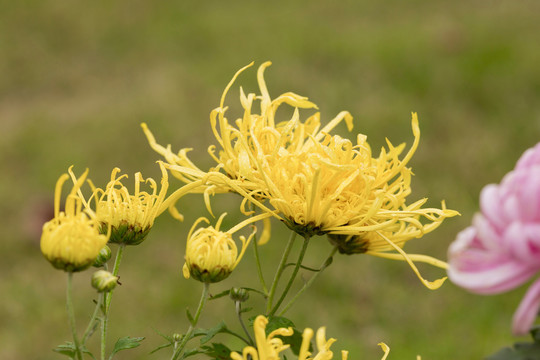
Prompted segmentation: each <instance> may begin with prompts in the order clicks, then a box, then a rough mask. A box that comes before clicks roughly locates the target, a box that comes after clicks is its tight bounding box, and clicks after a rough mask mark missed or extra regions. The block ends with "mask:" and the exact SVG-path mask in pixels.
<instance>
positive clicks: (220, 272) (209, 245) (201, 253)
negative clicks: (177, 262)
mask: <svg viewBox="0 0 540 360" xmlns="http://www.w3.org/2000/svg"><path fill="white" fill-rule="evenodd" d="M237 255H238V251H237V248H236V244H235V242H234V240H233V239H232V236H231V234H229V233H226V232H222V231H217V230H215V229H214V228H213V227H211V226H210V227H208V228H201V229H198V230H197V231H196V232H195V233H194V234H193V236H192V237H191V238H190V239H189V240H188V243H187V248H186V256H185V260H186V263H185V264H184V267H183V274H184V277H185V278H189V277H190V276H191V277H193V278H194V279H195V280H198V281H200V282H204V283H215V282H220V281H221V280H224V279H226V278H227V277H228V276H229V275H230V274H231V272H232V271H233V269H234V267H235V266H236V258H237Z"/></svg>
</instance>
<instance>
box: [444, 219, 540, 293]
mask: <svg viewBox="0 0 540 360" xmlns="http://www.w3.org/2000/svg"><path fill="white" fill-rule="evenodd" d="M478 235H479V234H478V231H477V229H476V228H475V227H469V228H467V229H465V230H463V231H461V232H460V233H459V234H458V236H457V238H456V241H455V242H454V243H453V244H452V245H451V246H450V248H449V254H448V257H449V261H448V265H449V268H448V277H449V278H450V280H451V281H452V282H453V283H455V284H456V285H459V286H461V287H463V288H465V289H468V290H469V291H472V292H475V293H479V294H494V293H499V292H503V291H507V290H510V289H513V288H515V287H517V286H519V285H521V284H523V283H524V282H525V281H527V280H528V279H529V278H530V277H531V276H532V275H534V273H535V272H536V268H535V267H531V266H530V265H529V264H528V263H524V262H523V261H519V260H516V259H514V258H513V257H512V255H511V254H509V253H508V252H506V251H505V249H504V248H503V247H501V246H499V247H498V248H497V247H493V246H485V245H493V244H489V243H488V244H484V243H483V242H482V239H480V238H479V236H478ZM486 242H487V241H486ZM495 244H496V243H495Z"/></svg>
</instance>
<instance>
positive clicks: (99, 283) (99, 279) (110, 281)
mask: <svg viewBox="0 0 540 360" xmlns="http://www.w3.org/2000/svg"><path fill="white" fill-rule="evenodd" d="M116 284H118V276H114V275H113V274H111V273H110V272H108V271H105V270H98V271H96V272H95V273H94V275H92V287H93V288H94V289H96V290H97V291H98V292H100V293H101V292H109V291H111V290H112V289H114V288H115V287H116Z"/></svg>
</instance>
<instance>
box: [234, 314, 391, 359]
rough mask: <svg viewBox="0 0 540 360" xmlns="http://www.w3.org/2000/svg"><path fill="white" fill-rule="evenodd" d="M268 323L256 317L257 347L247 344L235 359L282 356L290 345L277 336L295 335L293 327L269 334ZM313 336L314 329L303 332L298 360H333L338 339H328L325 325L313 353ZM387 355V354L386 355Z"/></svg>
mask: <svg viewBox="0 0 540 360" xmlns="http://www.w3.org/2000/svg"><path fill="white" fill-rule="evenodd" d="M267 325H268V319H267V318H266V317H264V316H262V315H259V316H257V317H256V318H255V321H254V322H253V333H254V334H255V344H256V347H253V346H247V347H245V348H244V350H243V351H242V355H240V354H239V353H237V352H234V351H233V352H232V353H231V359H233V360H249V359H251V360H279V359H281V358H282V357H281V356H280V353H281V352H283V351H285V350H287V349H288V348H289V347H290V345H285V344H283V340H282V339H280V338H277V337H276V336H291V335H293V333H294V332H293V329H292V328H290V327H289V328H279V329H277V330H274V331H272V332H271V333H270V334H268V336H267V335H266V326H267ZM312 338H313V330H312V329H309V328H307V329H305V330H304V333H303V334H302V344H301V345H300V353H299V354H298V360H331V359H333V356H334V353H333V352H332V351H330V347H331V346H332V344H333V343H334V342H336V339H328V340H326V330H325V328H324V327H321V328H319V330H317V336H316V344H317V353H316V354H315V356H313V357H311V356H312V355H313V354H311V352H310V351H309V347H310V344H311V339H312ZM347 357H348V351H342V352H341V358H342V360H347ZM385 357H386V355H385Z"/></svg>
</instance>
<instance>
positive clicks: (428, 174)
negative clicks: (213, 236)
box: [0, 0, 540, 360]
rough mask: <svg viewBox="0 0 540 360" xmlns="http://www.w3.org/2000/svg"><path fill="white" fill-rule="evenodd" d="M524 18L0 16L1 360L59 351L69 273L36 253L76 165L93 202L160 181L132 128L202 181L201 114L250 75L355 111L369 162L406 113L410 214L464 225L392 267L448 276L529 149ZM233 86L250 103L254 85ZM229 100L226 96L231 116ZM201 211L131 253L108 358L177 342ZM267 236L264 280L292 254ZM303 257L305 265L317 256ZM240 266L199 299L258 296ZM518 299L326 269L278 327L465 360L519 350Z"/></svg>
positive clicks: (329, 10) (188, 7) (539, 73)
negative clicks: (116, 345) (421, 259)
mask: <svg viewBox="0 0 540 360" xmlns="http://www.w3.org/2000/svg"><path fill="white" fill-rule="evenodd" d="M539 13H540V3H539V2H537V1H533V0H524V1H510V0H507V1H502V0H493V1H489V2H488V1H464V0H456V1H440V0H434V1H418V0H410V1H397V0H387V1H384V2H382V1H373V0H371V1H340V2H325V1H310V2H307V1H303V2H291V1H272V2H261V1H200V2H189V1H185V2H180V1H178V2H174V1H167V2H165V1H163V2H158V1H155V2H150V1H104V0H97V1H92V2H84V3H74V2H65V1H33V0H23V1H17V2H15V1H0V135H1V136H0V166H1V170H2V176H1V177H0V198H1V200H2V201H1V202H0V221H1V223H0V224H1V228H2V229H3V236H2V238H3V239H2V241H0V251H1V254H2V261H0V272H1V275H0V294H1V298H2V300H1V303H0V358H2V359H14V360H17V359H38V358H39V359H57V358H62V356H61V355H57V354H55V353H53V352H52V351H51V350H50V349H52V348H53V347H55V346H56V345H58V344H60V343H62V342H64V341H65V340H68V339H69V337H70V335H69V334H70V333H69V329H68V327H67V324H68V323H67V317H66V313H65V305H64V304H65V303H64V297H65V274H63V273H62V272H60V271H56V270H54V269H53V268H52V267H51V266H50V265H49V264H48V263H47V262H46V261H45V260H44V259H43V257H42V255H41V254H40V251H39V236H40V231H41V230H40V229H41V225H42V224H43V222H44V221H46V220H47V219H48V218H49V217H50V216H51V203H52V197H53V189H54V184H55V182H56V180H57V179H58V177H59V175H60V174H61V173H63V172H65V171H66V169H67V168H68V166H70V165H72V164H73V165H75V171H76V173H81V172H82V171H83V170H84V169H85V168H86V167H89V168H90V176H91V178H92V179H93V181H94V182H95V183H96V184H104V182H105V181H107V179H108V177H109V176H110V171H111V170H112V168H113V167H115V166H118V167H120V168H121V169H122V170H123V171H125V172H127V173H130V174H133V173H134V172H136V171H142V172H143V174H144V175H145V176H153V177H157V176H159V170H158V167H157V166H156V165H155V161H156V160H157V159H159V156H158V155H157V154H156V153H154V152H153V151H152V150H151V149H150V147H149V146H148V145H147V143H146V140H145V138H144V136H143V133H142V131H141V129H140V126H139V124H140V123H141V122H147V123H148V125H149V127H150V129H151V130H152V131H153V132H154V134H155V136H156V137H157V139H158V142H159V143H161V144H168V143H171V144H172V146H173V149H175V150H178V149H180V148H183V147H193V148H195V150H194V152H193V156H192V158H193V159H194V160H195V161H196V162H197V163H198V164H201V167H203V168H205V167H208V166H211V165H212V162H211V160H210V159H209V157H208V155H207V154H206V148H207V146H208V145H209V144H212V143H213V141H212V134H211V132H210V128H209V121H208V115H209V113H210V111H211V110H212V109H213V108H214V107H216V106H218V104H219V98H220V96H221V92H222V90H223V88H224V87H225V85H226V84H227V83H228V81H229V80H230V78H231V77H232V75H233V74H234V72H235V71H236V70H237V69H239V68H240V67H242V66H243V65H245V64H247V63H249V62H251V61H252V60H254V61H256V63H257V65H258V64H260V63H262V62H263V61H266V60H271V61H272V62H273V66H272V67H270V68H269V69H268V70H267V72H266V74H267V75H266V79H267V84H268V87H269V91H270V94H271V96H276V95H278V94H280V93H282V92H284V91H294V92H296V93H299V94H302V95H305V96H308V97H309V98H310V99H311V100H312V101H314V102H315V103H317V104H318V106H319V108H320V109H321V113H322V119H323V122H324V121H328V120H329V119H331V118H332V117H333V116H334V115H335V114H337V113H338V112H339V111H341V110H348V111H350V112H351V113H352V114H353V116H354V118H355V129H354V131H355V132H361V133H364V134H366V135H368V140H369V141H370V143H371V145H372V147H373V149H374V150H375V153H377V151H376V150H377V149H379V148H380V147H381V146H382V145H384V138H385V137H388V138H389V139H391V140H392V142H393V143H395V144H397V143H400V142H407V143H408V144H410V143H411V142H412V134H411V130H410V113H411V111H417V112H418V114H419V118H420V126H421V130H422V138H421V142H420V147H419V149H418V151H417V153H416V155H415V156H414V157H413V160H412V162H411V166H412V167H413V170H414V172H415V175H416V176H415V177H414V178H413V194H412V195H411V196H410V200H411V201H413V200H416V199H419V198H422V197H425V196H427V197H429V199H430V202H429V204H430V205H433V206H437V205H438V204H439V202H440V201H441V200H443V199H445V200H446V201H447V204H448V206H449V207H450V208H452V209H456V210H458V211H460V212H461V214H462V216H461V217H460V218H454V219H450V220H448V221H447V222H446V223H445V224H443V226H441V228H440V229H439V230H438V231H435V232H434V233H432V234H429V235H428V236H425V237H424V238H423V239H420V240H415V241H412V242H410V243H409V244H408V245H407V247H406V249H407V250H408V251H410V252H424V253H428V254H431V255H433V256H437V257H439V258H442V259H445V258H446V249H447V247H448V245H449V244H450V243H451V241H452V240H453V239H454V238H455V236H456V234H457V233H458V231H459V230H461V229H463V228H464V227H466V226H467V225H468V224H469V223H470V221H471V216H472V215H473V213H474V212H475V211H476V210H477V209H478V194H479V191H480V190H481V188H482V187H483V186H484V185H485V184H487V183H491V182H499V181H500V179H501V178H502V176H503V175H504V174H505V173H506V172H507V171H509V170H510V169H511V168H512V167H513V165H514V163H515V161H516V160H517V158H518V157H519V155H520V154H521V153H522V152H523V151H524V150H525V149H526V148H528V147H530V146H532V145H534V144H535V143H536V142H538V140H539V138H540V106H539V102H538V99H539V98H540V66H538V64H539V63H540V43H539V37H538V34H540V23H539V22H538V14H539ZM238 84H242V85H244V87H245V89H246V90H248V91H252V92H253V91H256V90H257V89H256V87H255V85H256V83H255V70H249V71H247V72H246V73H244V74H243V75H242V77H241V78H240V80H239V82H238ZM237 94H238V87H237V86H235V87H233V90H232V92H231V93H230V96H229V98H228V99H229V103H231V104H233V103H236V102H237V101H238V100H237V99H238V98H237ZM229 116H230V117H232V114H229ZM343 130H344V129H343V127H342V128H340V131H343ZM352 136H354V135H352ZM132 178H133V177H131V178H130V179H132ZM177 185H178V182H174V181H173V182H172V186H177ZM236 201H237V199H236V198H228V199H227V200H226V202H216V205H215V206H216V211H222V210H227V211H229V212H232V213H235V211H234V208H235V207H233V208H231V206H230V204H231V202H232V203H233V204H236ZM200 203H201V201H200V199H199V198H198V197H197V196H192V197H188V198H186V199H185V200H184V201H182V203H181V207H182V211H183V212H184V213H185V215H186V221H185V222H184V223H183V224H181V223H178V222H175V221H173V220H172V219H171V218H170V217H169V216H163V217H161V218H160V219H158V221H157V222H156V225H155V228H154V229H153V230H152V232H151V234H150V237H149V239H148V240H147V241H146V242H144V243H143V244H142V245H140V246H138V247H134V248H129V249H128V252H127V253H126V255H125V258H124V261H123V265H122V269H121V276H122V283H123V285H122V286H121V287H120V289H119V290H118V291H117V292H116V293H115V297H114V299H113V304H112V306H113V308H112V310H113V315H112V316H113V318H112V321H111V327H110V333H111V336H112V337H115V336H117V337H118V336H125V335H130V336H146V337H147V339H146V340H145V341H144V343H143V345H142V346H141V347H140V348H138V349H136V350H134V351H131V352H126V353H125V354H122V353H120V354H119V356H118V358H119V359H146V358H150V359H152V358H156V359H159V358H168V357H169V355H170V354H169V353H168V352H163V353H157V354H155V355H148V352H149V351H150V350H151V349H153V348H154V347H155V346H157V345H159V344H161V343H162V339H161V338H160V337H159V335H158V334H157V332H156V331H155V330H158V331H160V332H163V333H168V334H170V333H173V332H183V331H185V329H186V328H187V321H186V318H185V315H184V312H185V307H186V306H189V307H190V308H191V309H192V310H193V309H194V308H195V307H196V301H197V299H198V297H199V291H200V286H199V284H197V283H195V282H194V281H187V280H184V279H183V278H182V276H181V266H182V264H183V255H184V246H185V245H184V244H185V238H186V234H187V231H188V230H189V227H190V226H191V223H192V222H193V220H195V219H196V218H197V217H198V216H201V215H207V214H206V213H205V210H204V208H203V207H202V206H201V204H200ZM234 219H235V216H234V215H233V214H231V215H230V216H229V217H228V221H234ZM273 231H274V236H273V239H272V241H271V242H270V243H269V244H268V245H267V246H266V247H265V248H263V249H262V251H263V253H264V259H263V262H264V266H265V269H267V271H268V274H267V276H269V274H270V273H272V271H273V270H274V267H275V266H276V263H277V259H278V256H279V253H280V251H281V248H282V247H283V246H284V243H285V239H286V237H287V234H286V231H285V229H283V226H282V225H281V224H275V226H274V229H273ZM315 240H316V241H313V244H312V247H311V248H310V251H309V253H308V257H307V260H306V263H307V264H308V265H312V266H317V265H318V264H319V263H320V261H322V259H323V258H324V256H325V255H326V254H327V252H328V251H329V250H330V247H329V245H328V244H327V241H326V240H325V239H324V238H320V239H315ZM252 258H253V256H252V253H251V251H248V253H247V254H246V257H245V259H244V261H243V262H242V263H241V264H240V266H239V267H238V269H237V270H236V271H235V272H234V273H233V275H232V276H231V277H230V278H229V279H228V280H227V281H225V282H224V283H221V284H218V285H216V286H215V287H214V288H213V289H212V292H215V293H217V292H219V291H221V290H224V289H227V288H229V287H231V286H238V285H250V286H256V285H257V284H256V279H255V278H254V277H253V276H251V275H252V274H253V273H252V270H251V269H252V267H251V266H252V265H253V260H252ZM422 271H423V272H424V274H425V276H426V277H429V278H430V279H435V278H436V277H439V276H441V271H438V270H436V269H435V270H434V269H430V268H427V267H422ZM90 274H91V271H86V272H84V273H82V274H80V275H78V276H77V277H76V282H75V289H76V295H75V306H76V311H77V314H78V321H79V323H78V325H80V327H81V332H82V330H83V327H84V326H85V325H86V319H87V318H88V317H89V315H90V314H89V312H90V311H91V309H92V302H91V299H92V298H93V296H94V295H93V291H92V289H90V287H89V277H90ZM307 276H309V275H307ZM267 281H270V279H267ZM523 293H524V289H523V288H521V289H517V290H515V291H513V292H510V293H507V294H502V295H498V296H493V297H483V296H477V295H471V294H468V293H466V292H465V291H463V290H461V289H460V288H457V287H456V286H454V285H453V284H451V283H447V284H445V285H444V286H443V287H442V288H441V289H440V290H438V291H430V290H427V289H426V288H424V287H423V286H422V285H421V284H420V282H419V281H418V280H417V279H416V277H415V276H414V274H413V273H412V271H411V270H410V269H409V267H408V266H407V265H406V264H405V263H401V262H392V261H389V260H383V259H376V258H370V257H367V256H360V255H358V256H339V257H337V258H336V259H335V262H334V264H333V265H332V266H331V267H330V268H329V269H328V270H327V271H326V272H325V273H324V274H323V275H322V276H321V279H320V281H319V282H318V283H316V284H315V285H314V286H313V288H311V289H310V291H308V293H306V294H305V295H304V296H303V297H302V298H301V300H300V302H299V303H298V304H297V305H296V306H295V307H293V308H292V310H291V313H290V315H291V317H292V318H293V320H295V322H296V325H297V326H298V327H299V328H304V327H314V328H315V327H319V326H321V325H326V326H327V334H328V335H329V336H332V337H336V338H337V339H338V342H337V343H336V344H335V345H334V346H333V349H334V350H336V351H337V350H339V349H349V350H350V358H351V359H379V358H380V356H381V354H382V353H381V350H380V349H379V348H378V347H377V343H378V342H380V341H384V342H386V343H387V344H388V345H389V346H390V348H391V353H390V357H389V359H415V356H416V355H417V354H420V355H422V359H480V358H482V357H483V356H486V355H488V354H491V353H493V352H495V351H496V350H498V349H499V348H501V347H502V346H505V345H508V344H510V343H511V342H512V341H514V340H516V339H515V338H513V337H512V336H511V334H510V323H511V317H512V313H513V312H514V310H515V308H516V307H517V305H518V302H519V299H520V297H521V296H522V295H523ZM210 308H213V309H214V312H211V311H209V312H208V313H205V314H204V315H203V318H202V320H201V325H202V326H208V327H210V326H212V325H214V324H215V323H217V321H218V318H221V317H222V316H223V315H222V314H223V313H226V314H231V315H232V312H233V304H232V302H230V301H229V300H227V299H226V298H225V299H222V300H216V301H215V302H214V303H212V304H211V306H210V307H209V309H210ZM250 315H255V314H253V313H250ZM225 318H226V320H227V322H228V323H229V324H230V325H231V326H232V327H235V328H237V326H238V324H237V323H236V322H235V319H234V317H233V316H230V317H229V315H227V316H225ZM92 340H93V341H91V343H90V345H91V346H95V340H96V339H92Z"/></svg>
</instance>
